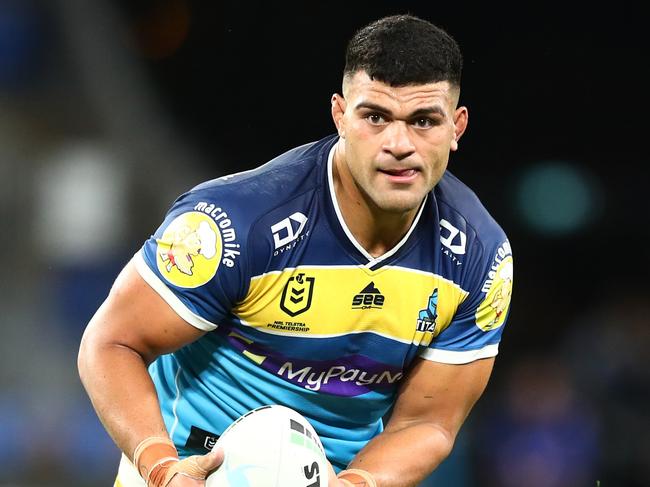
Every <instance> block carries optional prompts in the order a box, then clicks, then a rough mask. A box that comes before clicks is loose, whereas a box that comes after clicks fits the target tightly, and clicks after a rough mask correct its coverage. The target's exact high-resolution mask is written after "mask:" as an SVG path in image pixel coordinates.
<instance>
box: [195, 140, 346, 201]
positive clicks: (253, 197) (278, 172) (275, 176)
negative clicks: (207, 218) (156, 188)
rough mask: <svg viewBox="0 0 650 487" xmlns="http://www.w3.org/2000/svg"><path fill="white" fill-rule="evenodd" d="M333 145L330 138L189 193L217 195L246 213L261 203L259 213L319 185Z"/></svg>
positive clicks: (300, 147)
mask: <svg viewBox="0 0 650 487" xmlns="http://www.w3.org/2000/svg"><path fill="white" fill-rule="evenodd" d="M335 142H336V137H335V136H329V137H326V138H324V139H322V140H319V141H317V142H311V143H309V144H305V145H302V146H299V147H296V148H294V149H291V150H289V151H287V152H285V153H283V154H281V155H279V156H277V157H275V158H274V159H272V160H270V161H269V162H267V163H265V164H263V165H261V166H259V167H257V168H255V169H251V170H249V171H243V172H240V173H236V174H231V175H227V176H222V177H220V178H217V179H212V180H210V181H206V182H204V183H202V184H199V185H198V186H196V187H195V188H193V189H192V190H191V191H190V193H192V192H212V191H218V192H219V194H220V195H225V196H226V197H228V198H231V197H232V198H234V199H235V200H237V201H243V202H245V203H246V204H247V211H250V210H251V209H252V208H254V204H255V203H256V202H263V203H264V204H263V205H258V206H257V208H258V209H259V210H261V211H263V210H268V208H272V207H274V206H278V205H281V204H282V203H284V202H285V200H286V199H288V198H291V197H293V196H295V194H296V193H300V192H302V191H308V190H309V189H313V188H314V187H315V186H317V185H319V184H320V183H321V182H322V181H321V178H320V176H321V174H322V173H321V171H323V170H325V168H324V166H325V165H326V164H327V155H328V153H329V150H330V149H331V148H332V146H333V145H334V143H335Z"/></svg>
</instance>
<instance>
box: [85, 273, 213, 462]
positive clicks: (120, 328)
mask: <svg viewBox="0 0 650 487" xmlns="http://www.w3.org/2000/svg"><path fill="white" fill-rule="evenodd" d="M203 333H204V332H203V331H201V330H198V329H196V328H195V327H193V326H191V325H190V324H188V323H186V322H185V321H184V320H182V319H181V318H180V317H179V316H178V315H177V314H176V313H175V312H174V311H173V310H172V309H171V308H170V307H169V306H168V305H167V303H165V302H164V301H163V300H162V298H161V297H160V296H159V295H158V294H157V293H156V292H155V291H154V290H153V289H152V288H151V287H150V286H149V285H148V284H147V283H146V282H145V281H144V280H143V279H142V278H141V277H140V275H139V274H138V272H137V271H136V269H135V265H134V264H133V262H130V263H129V264H127V266H126V267H125V268H124V270H123V271H122V273H121V274H120V275H119V277H118V278H117V280H116V281H115V284H114V285H113V288H112V289H111V292H110V294H109V296H108V297H107V299H106V301H104V303H103V304H102V305H101V307H100V308H99V309H98V310H97V312H96V313H95V316H93V318H92V319H91V320H90V323H89V324H88V327H87V328H86V331H85V332H84V335H83V338H82V340H81V346H80V349H79V358H78V367H79V375H80V377H81V381H82V383H83V385H84V387H85V388H86V391H87V392H88V395H89V396H90V399H91V401H92V403H93V406H94V407H95V410H96V411H97V414H98V416H99V418H100V420H101V421H102V423H103V425H104V427H105V428H106V430H107V431H108V433H109V434H110V435H111V437H112V438H113V441H115V443H116V444H117V446H118V447H119V448H120V449H121V450H122V451H123V452H125V453H126V454H127V456H129V458H130V457H131V455H132V454H133V451H134V449H135V447H136V446H137V445H138V443H139V442H140V441H142V440H143V439H144V438H147V437H151V436H163V437H166V436H167V431H166V429H165V424H164V422H163V419H162V416H161V413H160V407H159V404H158V398H157V395H156V391H155V389H154V386H153V382H152V381H151V378H150V376H149V374H148V372H147V366H148V365H149V364H150V363H151V362H152V361H153V360H154V359H155V358H156V357H157V356H159V355H161V354H164V353H169V352H171V351H173V350H176V349H178V348H180V347H182V346H183V345H185V344H187V343H190V342H192V341H194V340H196V339H197V338H199V337H200V336H201V335H203Z"/></svg>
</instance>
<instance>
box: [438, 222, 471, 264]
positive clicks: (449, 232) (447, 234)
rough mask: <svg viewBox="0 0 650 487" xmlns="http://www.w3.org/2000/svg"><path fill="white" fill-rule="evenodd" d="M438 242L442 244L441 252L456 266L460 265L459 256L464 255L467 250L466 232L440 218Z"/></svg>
mask: <svg viewBox="0 0 650 487" xmlns="http://www.w3.org/2000/svg"><path fill="white" fill-rule="evenodd" d="M440 243H441V244H442V247H441V251H442V253H443V254H444V255H446V256H447V257H449V258H450V259H451V261H452V262H454V263H455V264H456V265H457V266H459V265H462V261H461V260H460V259H459V256H461V255H465V252H466V251H467V234H465V232H461V231H460V230H459V229H458V228H456V227H455V226H453V225H452V224H451V223H449V222H448V221H447V220H445V219H442V220H440Z"/></svg>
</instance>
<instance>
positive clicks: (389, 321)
mask: <svg viewBox="0 0 650 487" xmlns="http://www.w3.org/2000/svg"><path fill="white" fill-rule="evenodd" d="M337 140H338V138H337V137H336V136H330V137H327V138H325V139H323V140H321V141H318V142H315V143H311V144H307V145H304V146H301V147H298V148H295V149H293V150H290V151H288V152H286V153H285V154H282V155H281V156H279V157H277V158H275V159H273V160H272V161H270V162H268V163H266V164H264V165H263V166H260V167H259V168H257V169H254V170H251V171H246V172H243V173H238V174H234V175H230V176H224V177H221V178H218V179H215V180H212V181H209V182H206V183H203V184H201V185H199V186H197V187H195V188H194V189H192V190H191V191H189V192H187V193H186V194H183V195H182V196H180V197H179V198H178V199H177V200H176V201H175V203H174V204H173V206H172V208H171V209H170V210H169V212H168V213H167V215H166V217H165V220H164V222H163V223H162V225H161V226H160V227H159V228H158V230H157V231H156V233H155V234H154V235H153V236H152V237H151V238H150V239H149V240H148V241H146V242H145V244H144V246H143V248H142V249H141V251H140V252H139V253H138V254H137V255H136V266H137V269H138V271H139V273H140V274H141V275H142V277H143V278H144V279H145V280H146V281H147V282H148V283H149V284H150V285H151V286H152V287H153V288H154V289H155V290H156V291H157V292H158V293H159V294H160V295H161V296H162V297H163V299H164V300H165V301H166V302H167V303H168V304H169V305H170V306H171V307H172V308H173V309H174V310H175V311H176V312H177V313H178V314H179V315H180V316H181V317H182V318H183V319H185V320H186V321H187V322H188V323H190V324H191V325H193V326H195V327H197V328H199V329H201V330H205V331H207V332H208V333H206V334H205V335H204V336H203V337H202V338H200V339H199V340H197V341H196V342H194V343H192V344H189V345H187V346H185V347H183V348H181V349H180V350H178V351H176V352H174V353H172V354H168V355H163V356H161V357H159V358H158V359H157V360H156V361H155V362H154V363H153V364H151V366H150V369H149V370H150V374H151V376H152V378H153V381H154V384H155V386H156V390H157V393H158V396H159V399H160V404H161V409H162V413H163V417H164V420H165V423H166V426H167V429H168V431H169V433H170V436H171V437H172V439H173V441H174V442H175V444H176V446H177V447H178V449H179V453H180V454H181V456H186V455H191V454H195V453H205V449H206V448H210V447H211V446H212V444H213V443H214V440H215V438H216V437H217V436H218V435H220V434H221V433H222V432H223V431H224V430H225V429H226V428H227V427H228V425H229V424H230V423H231V422H232V421H234V420H235V419H236V418H238V417H239V416H240V415H242V414H244V413H245V412H247V411H249V410H251V409H254V408H256V407H259V406H262V405H266V404H283V405H286V406H288V407H291V408H294V409H296V410H298V411H300V412H301V413H302V414H303V415H304V416H305V417H306V418H307V419H308V420H309V421H310V422H311V423H312V425H313V426H314V428H315V429H316V431H317V432H318V434H319V435H320V438H321V440H322V442H323V445H324V447H325V450H326V453H327V456H328V458H329V460H330V461H331V462H332V463H333V465H334V466H335V468H336V469H337V470H339V469H341V468H344V467H345V466H346V465H347V464H348V462H349V461H350V460H351V459H352V457H353V456H354V455H355V454H356V453H357V452H358V451H359V450H360V449H361V448H362V447H363V446H364V445H365V444H366V443H367V442H368V441H369V440H370V439H371V438H373V437H374V436H375V435H377V434H378V433H380V432H381V431H382V428H383V425H382V417H383V416H384V415H385V414H386V412H387V411H388V410H389V408H390V406H391V404H392V403H393V401H394V398H395V394H396V389H397V387H398V385H399V382H400V380H401V379H402V377H403V375H404V373H405V371H406V370H407V368H408V367H409V364H410V363H411V362H412V361H413V360H414V358H415V357H422V358H424V359H428V360H433V361H437V362H444V363H451V364H461V363H467V362H471V361H473V360H476V359H479V358H486V357H492V356H494V355H496V354H497V350H498V343H499V341H500V338H501V334H502V330H503V325H504V323H505V321H506V317H507V314H508V308H509V303H510V295H511V292H512V279H513V275H512V269H513V265H512V252H511V248H510V244H509V242H508V240H507V238H506V236H505V234H504V232H503V230H502V229H501V228H500V227H499V225H498V224H497V223H496V222H495V221H494V219H493V218H492V217H491V216H490V215H489V214H488V212H487V211H486V209H485V208H484V207H483V205H482V204H481V203H480V201H479V200H478V198H477V197H476V195H475V194H474V193H473V192H472V191H471V190H470V189H469V188H467V187H466V186H465V185H464V184H463V183H461V182H460V181H459V180H458V179H457V178H456V177H454V176H453V175H452V174H451V173H450V172H446V173H445V175H444V176H443V178H442V179H441V181H440V182H439V183H438V184H437V185H436V187H435V188H434V189H433V191H431V192H430V193H429V194H428V195H427V197H426V199H425V201H424V202H423V204H422V205H421V207H420V209H419V211H418V213H417V216H416V218H415V220H414V222H413V225H412V226H411V228H410V230H409V231H408V233H407V234H406V235H405V236H404V238H403V239H402V240H401V241H400V242H399V243H398V244H397V245H396V246H395V247H394V248H393V249H391V250H390V251H389V252H387V253H386V254H384V255H382V256H381V257H378V258H374V257H372V256H371V255H370V254H368V252H366V251H365V249H363V247H361V246H360V245H359V243H358V242H357V241H356V240H355V239H354V237H353V236H352V234H351V232H350V230H349V229H348V227H347V226H346V224H345V222H344V220H343V218H342V216H341V212H340V209H339V206H338V204H337V201H336V196H335V194H334V191H333V179H332V158H333V152H334V150H333V148H334V146H335V144H336V142H337ZM432 380H435V378H432Z"/></svg>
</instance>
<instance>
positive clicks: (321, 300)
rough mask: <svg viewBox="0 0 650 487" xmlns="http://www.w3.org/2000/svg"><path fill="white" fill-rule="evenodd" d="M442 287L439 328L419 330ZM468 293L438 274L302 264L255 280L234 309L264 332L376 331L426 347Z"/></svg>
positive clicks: (337, 333) (330, 333)
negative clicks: (422, 313) (421, 316)
mask: <svg viewBox="0 0 650 487" xmlns="http://www.w3.org/2000/svg"><path fill="white" fill-rule="evenodd" d="M435 289H437V290H438V293H437V296H438V297H437V318H436V326H435V329H434V330H431V331H430V332H422V331H418V330H417V320H418V316H419V313H420V311H422V310H425V309H426V308H427V306H428V304H429V298H430V296H431V295H432V293H433V291H434V290H435ZM466 297H467V292H466V291H464V290H462V289H461V288H460V287H458V286H457V285H456V284H454V283H453V282H451V281H449V280H447V279H445V278H443V277H441V276H437V275H435V274H431V273H426V272H421V271H413V270H411V269H406V268H402V267H390V266H385V267H382V268H381V269H380V270H379V271H376V272H373V271H370V270H369V269H367V268H362V267H356V266H338V267H333V266H331V267H330V266H328V267H317V266H300V267H297V268H288V269H284V270H282V271H278V272H271V273H267V274H263V275H261V276H256V277H254V278H253V279H251V285H250V289H249V292H248V294H247V296H246V298H245V299H244V300H243V301H242V302H241V303H240V304H238V305H237V306H236V307H235V308H234V310H233V311H234V313H235V314H236V315H237V316H238V317H239V318H240V319H241V320H243V321H244V322H245V323H246V324H247V325H249V326H252V327H255V328H257V329H259V330H260V331H266V332H269V333H273V334H287V335H293V336H314V337H317V336H321V337H322V336H340V335H346V334H351V333H360V332H374V333H377V334H379V335H382V336H385V337H388V338H392V339H395V340H398V341H401V342H406V343H417V344H423V345H426V344H428V342H430V340H431V338H433V337H434V336H436V335H437V334H438V333H440V331H442V330H443V329H444V328H446V327H447V326H448V325H449V323H450V322H451V319H452V317H453V315H454V313H455V312H456V309H457V308H458V306H459V305H460V304H461V303H462V302H463V300H464V299H465V298H466Z"/></svg>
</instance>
